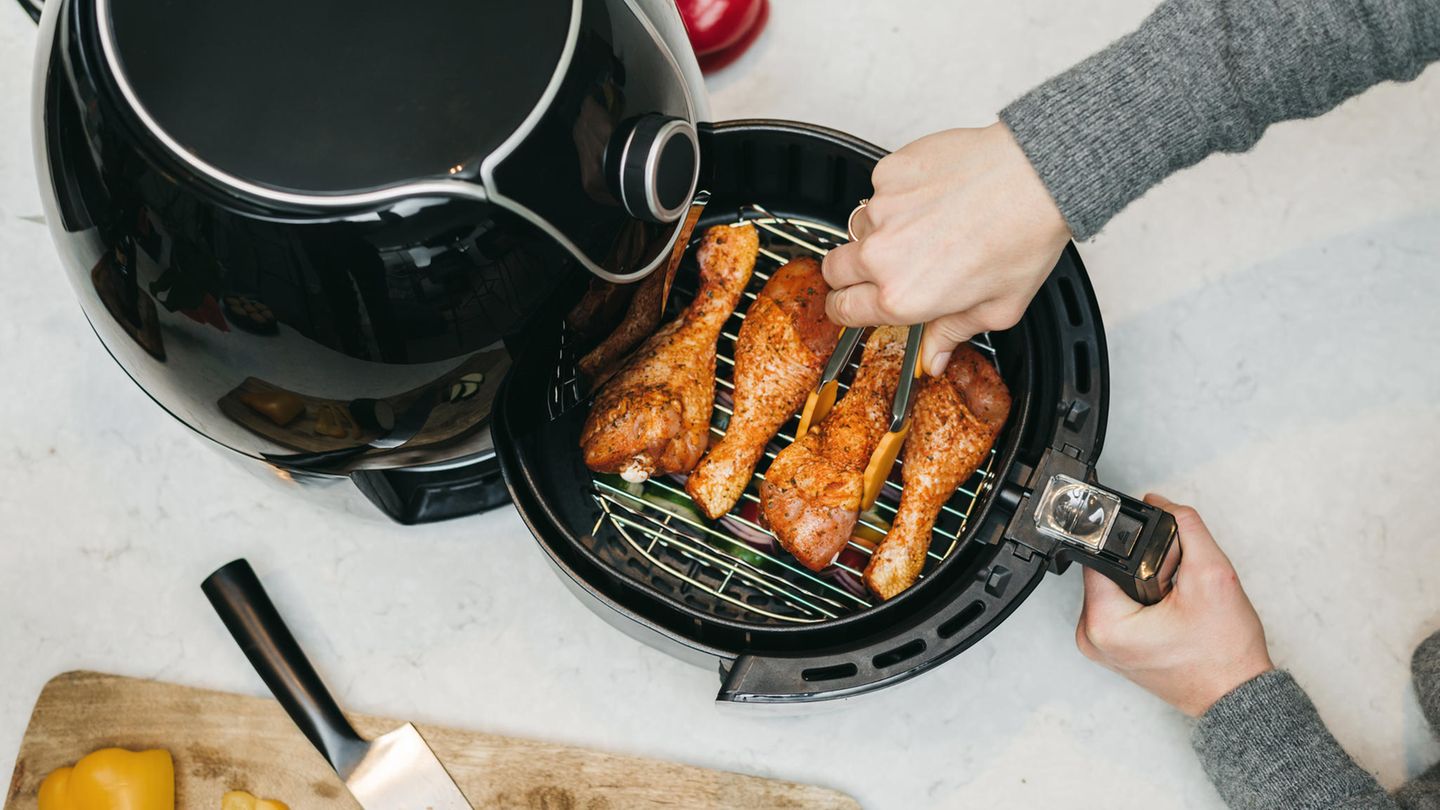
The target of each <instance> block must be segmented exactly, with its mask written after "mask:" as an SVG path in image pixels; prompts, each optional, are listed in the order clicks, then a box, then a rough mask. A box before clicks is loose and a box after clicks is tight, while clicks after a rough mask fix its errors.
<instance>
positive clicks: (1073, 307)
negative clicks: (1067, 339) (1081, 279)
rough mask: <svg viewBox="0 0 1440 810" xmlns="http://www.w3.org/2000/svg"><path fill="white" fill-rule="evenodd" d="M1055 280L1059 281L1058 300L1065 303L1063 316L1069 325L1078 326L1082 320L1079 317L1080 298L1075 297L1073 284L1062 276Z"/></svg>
mask: <svg viewBox="0 0 1440 810" xmlns="http://www.w3.org/2000/svg"><path fill="white" fill-rule="evenodd" d="M1056 280H1057V281H1059V282H1060V300H1061V301H1063V302H1064V304H1065V318H1066V320H1068V321H1070V325H1071V326H1079V325H1080V324H1081V323H1084V321H1083V320H1081V318H1080V299H1079V298H1077V297H1075V284H1074V282H1072V281H1070V279H1068V278H1065V277H1064V276H1061V277H1060V278H1059V279H1056Z"/></svg>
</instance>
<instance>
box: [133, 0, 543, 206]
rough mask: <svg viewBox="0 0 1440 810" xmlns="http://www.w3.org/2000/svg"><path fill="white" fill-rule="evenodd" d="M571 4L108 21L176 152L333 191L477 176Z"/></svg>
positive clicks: (146, 12)
mask: <svg viewBox="0 0 1440 810" xmlns="http://www.w3.org/2000/svg"><path fill="white" fill-rule="evenodd" d="M570 6H571V3H570V0H526V2H524V3H481V2H472V3H429V2H421V3H389V2H377V1H376V0H363V2H350V1H349V0H309V1H308V2H303V3H289V2H279V1H278V0H253V2H247V3H204V2H200V3H169V2H158V1H157V0H127V2H115V3H112V4H111V5H110V17H111V22H112V26H113V31H114V43H115V46H116V52H117V56H118V57H119V61H120V64H121V66H122V68H123V70H124V73H125V76H126V78H127V79H128V81H129V85H130V88H131V89H132V90H133V91H134V94H135V96H136V98H137V99H138V100H139V102H140V104H141V105H142V106H143V107H144V108H145V110H146V111H147V112H148V113H149V114H150V116H151V117H152V118H153V119H154V120H155V122H156V124H158V125H159V127H160V128H161V129H163V130H164V131H165V132H166V133H168V134H169V135H170V137H172V138H173V139H174V140H175V141H176V142H177V143H179V144H180V145H181V146H183V147H184V148H186V149H187V150H189V151H191V152H192V153H194V154H195V155H197V156H199V157H201V158H203V159H204V160H205V162H207V163H209V164H210V165H212V166H214V167H215V168H217V169H219V170H220V171H222V172H224V173H226V174H229V175H233V176H234V177H236V178H239V179H241V180H244V181H247V182H250V183H256V184H259V185H261V186H266V187H269V188H275V189H282V190H286V191H293V192H308V193H322V194H323V193H332V194H333V193H343V192H353V191H361V190H368V189H374V188H379V187H383V186H388V185H393V184H396V183H401V182H405V181H413V180H415V179H419V178H442V177H446V176H450V175H461V176H464V177H467V178H473V177H474V175H475V173H476V171H477V169H478V167H479V162H480V160H481V159H483V158H484V157H485V156H486V155H488V154H490V153H491V152H492V151H494V150H495V149H496V148H497V147H499V146H500V144H501V143H502V142H504V140H505V139H506V138H507V137H509V136H510V134H511V133H512V132H514V131H515V130H516V129H518V128H519V127H520V124H521V123H522V122H523V121H524V120H525V117H526V116H527V115H528V114H529V113H530V111H531V110H532V109H533V108H534V107H535V106H536V104H537V103H538V102H539V100H540V97H541V95H542V93H544V91H545V86H546V85H547V84H548V83H549V80H550V76H551V73H552V72H553V70H554V67H555V65H556V64H557V63H558V62H559V60H560V55H561V52H562V51H563V50H564V48H565V43H566V40H567V37H568V33H569V21H570ZM400 68H403V69H400ZM455 167H459V169H458V170H455Z"/></svg>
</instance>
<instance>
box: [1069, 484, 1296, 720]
mask: <svg viewBox="0 0 1440 810" xmlns="http://www.w3.org/2000/svg"><path fill="white" fill-rule="evenodd" d="M1145 502H1146V503H1149V504H1152V505H1154V506H1158V507H1160V508H1162V509H1165V510H1166V511H1168V512H1170V514H1172V515H1174V516H1175V524H1176V526H1177V528H1178V529H1179V540H1180V550H1181V557H1180V567H1179V568H1178V569H1177V570H1176V573H1175V586H1174V588H1173V589H1172V590H1171V591H1170V593H1169V594H1168V595H1167V596H1166V597H1165V598H1164V599H1162V600H1160V601H1159V602H1158V603H1156V604H1154V605H1150V606H1148V607H1146V606H1142V605H1140V604H1138V603H1136V602H1134V601H1132V600H1131V599H1130V597H1128V596H1126V595H1125V592H1124V591H1122V590H1120V586H1119V585H1116V584H1115V583H1114V582H1111V581H1110V580H1108V579H1106V578H1105V576H1104V575H1102V574H1099V573H1096V572H1095V571H1092V570H1091V569H1089V568H1086V569H1085V606H1084V607H1083V608H1082V609H1081V610H1080V621H1079V623H1078V624H1077V625H1076V627H1075V644H1076V645H1077V646H1078V647H1079V648H1080V652H1082V653H1084V654H1085V657H1086V658H1089V659H1090V660H1091V661H1095V662H1097V663H1099V664H1101V665H1102V666H1104V667H1106V668H1107V669H1110V670H1113V671H1115V672H1118V673H1120V674H1121V675H1124V676H1125V677H1126V678H1128V679H1130V680H1131V681H1134V682H1135V683H1136V684H1138V685H1139V686H1141V687H1142V688H1144V689H1146V690H1147V691H1149V692H1151V693H1152V694H1154V695H1155V696H1157V697H1159V698H1160V699H1161V700H1163V701H1165V702H1166V703H1169V704H1170V705H1171V706H1174V707H1175V708H1177V709H1179V710H1180V711H1182V712H1184V713H1185V714H1187V715H1189V716H1191V717H1199V716H1200V715H1202V714H1204V713H1205V711H1206V710H1207V709H1209V708H1210V707H1211V706H1212V705H1214V703H1215V701H1217V700H1219V699H1220V698H1222V697H1224V696H1225V695H1226V693H1228V692H1230V691H1231V690H1232V689H1234V688H1235V687H1237V686H1239V685H1240V684H1242V683H1245V682H1246V681H1248V680H1250V679H1251V678H1254V677H1255V676H1257V675H1260V674H1261V673H1264V672H1268V671H1270V670H1272V669H1274V668H1275V665H1274V664H1272V663H1270V653H1269V651H1268V650H1266V648H1265V628H1264V627H1262V626H1261V624H1260V617H1259V616H1258V615H1256V613H1255V608H1254V607H1253V606H1252V605H1251V604H1250V599H1249V597H1247V596H1246V595H1245V590H1244V589H1243V588H1241V587H1240V579H1239V577H1237V576H1236V575H1235V568H1234V567H1233V566H1231V565H1230V559H1229V558H1228V557H1226V556H1225V552H1223V551H1221V550H1220V547H1219V546H1218V545H1216V544H1215V538H1214V537H1211V536H1210V530H1209V529H1207V528H1205V523H1204V521H1202V520H1201V519H1200V515H1199V514H1197V513H1196V512H1195V510H1194V509H1192V508H1191V507H1189V506H1181V505H1178V504H1174V503H1171V502H1170V501H1168V500H1166V499H1165V498H1162V497H1161V496H1159V495H1147V496H1145Z"/></svg>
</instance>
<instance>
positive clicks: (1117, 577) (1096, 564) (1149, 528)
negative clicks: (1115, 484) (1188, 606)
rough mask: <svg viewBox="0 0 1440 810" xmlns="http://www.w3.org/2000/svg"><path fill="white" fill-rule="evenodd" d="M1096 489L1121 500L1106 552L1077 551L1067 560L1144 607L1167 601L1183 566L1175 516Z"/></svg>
mask: <svg viewBox="0 0 1440 810" xmlns="http://www.w3.org/2000/svg"><path fill="white" fill-rule="evenodd" d="M1092 486H1097V488H1099V489H1103V490H1105V491H1106V492H1109V493H1111V494H1113V495H1115V496H1117V497H1119V498H1120V512H1119V514H1118V515H1117V516H1116V519H1115V525H1114V526H1113V527H1112V529H1111V533H1110V536H1109V538H1108V539H1107V540H1106V542H1105V545H1104V547H1103V548H1101V549H1099V550H1097V551H1090V550H1089V549H1084V550H1080V549H1076V550H1075V551H1074V552H1072V553H1070V554H1068V555H1067V556H1069V557H1070V558H1071V559H1073V560H1075V561H1076V562H1078V563H1080V564H1081V565H1084V566H1086V567H1088V568H1093V569H1095V570H1096V571H1099V572H1100V573H1102V574H1104V575H1105V576H1107V577H1109V578H1110V579H1112V580H1114V581H1115V583H1116V584H1117V585H1119V586H1120V587H1121V589H1123V590H1124V591H1125V593H1127V594H1129V596H1130V598H1131V599H1134V600H1135V601H1137V602H1139V603H1141V604H1143V605H1153V604H1155V603H1156V602H1159V601H1160V600H1161V599H1164V598H1165V595H1166V594H1168V593H1170V587H1171V584H1172V583H1173V581H1174V578H1175V569H1176V568H1177V567H1178V566H1179V564H1180V543H1179V542H1178V541H1177V540H1176V536H1175V516H1174V515H1171V514H1170V513H1169V512H1166V511H1165V510H1163V509H1161V508H1159V507H1157V506H1151V505H1150V504H1148V503H1145V502H1144V501H1141V500H1138V499H1135V498H1131V497H1130V496H1128V495H1125V494H1123V493H1120V492H1115V491H1114V490H1112V489H1108V488H1106V487H1099V486H1098V485H1093V484H1092Z"/></svg>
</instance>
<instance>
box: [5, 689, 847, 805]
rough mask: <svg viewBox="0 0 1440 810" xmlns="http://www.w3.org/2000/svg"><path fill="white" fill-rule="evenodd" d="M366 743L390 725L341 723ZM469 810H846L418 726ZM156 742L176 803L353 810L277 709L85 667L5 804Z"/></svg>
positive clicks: (26, 745)
mask: <svg viewBox="0 0 1440 810" xmlns="http://www.w3.org/2000/svg"><path fill="white" fill-rule="evenodd" d="M350 719H351V721H352V722H353V723H354V724H355V728H356V729H358V730H359V731H360V733H361V734H362V735H364V736H366V737H370V736H373V735H376V734H381V733H384V732H386V731H389V730H391V729H393V728H395V727H397V726H399V725H400V721H396V720H386V719H383V718H379V717H368V716H365V715H350ZM419 728H420V733H421V734H422V735H423V736H424V737H425V739H426V740H427V741H428V742H429V743H430V746H431V747H432V748H434V749H435V753H436V754H437V755H438V756H439V757H440V760H441V761H442V762H444V763H445V766H446V767H447V768H448V769H449V771H450V774H451V775H452V776H453V777H455V781H456V782H457V783H458V784H459V785H460V789H461V790H462V791H464V792H465V795H466V796H467V797H468V798H469V799H470V803H471V804H472V805H474V806H475V807H476V808H491V807H497V808H537V810H539V809H543V810H612V809H613V810H620V808H649V807H685V808H696V807H737V808H826V809H827V810H830V809H831V808H833V809H834V810H841V809H842V808H844V809H845V810H851V809H852V808H859V806H860V805H859V804H857V803H856V802H855V800H854V799H852V798H850V797H849V796H846V795H844V794H842V793H838V792H836V791H833V790H828V789H825V788H820V787H814V786H811V785H800V784H795V783H794V782H781V781H777V780H773V779H762V778H760V777H756V776H745V775H743V774H738V773H729V772H726V771H713V770H709V769H707V768H696V767H693V766H690V765H681V764H679V763H675V762H664V761H661V760H653V759H643V758H641V757H630V756H619V755H615V754H606V753H602V752H600V751H590V750H586V749H583V748H571V747H568V746H564V745H553V744H550V743H542V742H533V741H530V740H519V739H514V738H511V737H498V736H495V735H492V734H478V733H475V732H469V731H456V730H454V729H446V728H438V727H434V726H420V727H419ZM106 746H120V747H123V748H130V749H135V750H138V749H144V748H165V749H168V750H169V751H170V753H171V755H172V756H173V757H174V759H175V797H176V806H177V807H179V808H182V810H191V808H197V809H199V810H210V809H211V808H215V809H216V810H218V808H219V807H220V797H221V795H222V794H224V793H225V791H227V790H232V789H244V790H249V791H250V792H251V793H254V794H256V795H259V796H263V797H268V798H274V799H280V800H281V801H284V802H287V803H288V804H289V805H290V807H291V808H293V810H304V808H312V807H326V808H329V807H335V808H356V807H358V805H357V804H355V801H354V800H353V799H351V798H350V794H349V793H347V792H346V791H345V786H344V785H343V784H342V783H341V782H340V780H339V778H338V777H336V776H335V773H334V772H333V771H331V770H330V768H329V766H328V765H326V764H325V760H324V759H322V758H321V757H320V754H319V753H318V752H316V751H315V749H314V748H312V747H311V746H310V743H309V741H308V740H306V739H305V737H304V735H302V734H301V733H300V731H299V730H298V729H297V728H296V727H295V725H294V724H293V723H292V722H290V718H289V716H288V715H286V714H285V712H284V710H283V709H281V708H280V704H278V703H276V702H275V701H273V700H267V699H264V698H254V697H243V696H240V695H231V694H226V693H223V692H211V691H207V690H203V689H192V688H189V687H185V686H175V685H173V684H167V683H160V682H158V681H145V680H137V679H134V678H123V677H120V676H117V675H103V674H100V673H97V672H67V673H65V674H64V675H59V676H57V677H56V678H54V679H53V680H51V681H50V683H48V684H46V685H45V689H44V690H43V691H42V692H41V693H40V699H39V701H37V702H36V704H35V712H34V714H33V715H31V718H30V726H29V728H27V729H26V731H25V738H24V740H22V741H21V743H20V756H19V758H18V759H17V760H16V762H15V774H14V776H13V777H12V778H11V781H10V791H9V793H8V794H6V800H5V810H28V809H30V808H34V807H35V806H36V799H35V792H36V790H37V789H38V788H39V786H40V781H41V780H42V779H44V778H45V775H46V774H48V773H49V772H50V771H52V770H54V769H55V768H59V767H61V766H63V765H68V764H72V763H73V762H74V761H75V760H76V759H78V758H80V757H81V756H83V755H85V754H87V753H89V752H90V751H93V750H95V749H97V748H104V747H106Z"/></svg>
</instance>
